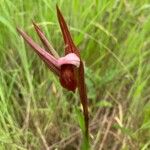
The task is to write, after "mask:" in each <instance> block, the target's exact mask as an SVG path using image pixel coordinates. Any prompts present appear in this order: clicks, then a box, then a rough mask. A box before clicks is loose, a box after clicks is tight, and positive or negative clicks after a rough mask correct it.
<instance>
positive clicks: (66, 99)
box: [0, 0, 150, 150]
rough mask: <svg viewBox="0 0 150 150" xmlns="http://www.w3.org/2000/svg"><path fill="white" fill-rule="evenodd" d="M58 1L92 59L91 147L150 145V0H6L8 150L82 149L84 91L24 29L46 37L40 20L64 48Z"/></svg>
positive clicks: (1, 114)
mask: <svg viewBox="0 0 150 150" xmlns="http://www.w3.org/2000/svg"><path fill="white" fill-rule="evenodd" d="M56 4H58V6H59V7H60V9H61V11H62V13H63V15H64V17H65V19H66V21H67V23H68V25H69V26H70V31H71V34H72V36H73V39H74V41H75V43H76V45H77V46H78V48H79V49H80V50H81V55H82V58H83V60H84V61H85V77H86V84H87V90H88V99H89V113H90V133H91V135H90V136H91V138H90V143H91V149H93V150H101V149H104V150H148V149H150V101H149V100H150V86H149V85H150V1H149V0H109V1H108V0H93V1H92V0H82V1H80V0H72V1H70V0H36V1H35V0H32V1H31V0H0V150H41V149H46V150H48V149H49V150H50V149H51V150H52V149H64V150H76V149H80V143H81V133H80V127H82V125H83V122H82V112H81V106H80V102H79V97H78V95H74V94H72V93H71V92H70V93H68V92H67V91H66V90H65V89H62V87H61V86H60V84H59V81H58V79H57V78H56V77H55V76H54V74H53V73H51V71H49V70H48V68H47V67H45V64H44V63H42V62H41V60H40V59H39V57H38V56H37V55H36V54H34V52H33V51H32V49H31V48H30V47H29V46H28V45H27V44H25V43H24V41H23V39H22V38H21V37H20V36H19V35H18V33H17V31H16V27H19V28H22V29H23V30H25V31H26V32H28V33H29V34H30V35H31V36H32V37H33V39H34V40H35V41H37V42H39V43H40V41H39V39H38V37H37V35H36V33H35V31H34V29H33V26H32V20H34V21H35V22H36V23H38V24H39V25H40V26H41V27H42V29H43V30H44V32H45V33H46V36H47V37H48V39H49V40H50V41H51V43H53V46H54V47H55V49H56V50H57V51H58V52H59V54H60V55H63V53H64V43H63V39H62V35H61V31H60V27H59V24H58V20H57V15H56ZM40 44H41V43H40Z"/></svg>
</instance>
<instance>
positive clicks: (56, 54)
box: [33, 22, 59, 58]
mask: <svg viewBox="0 0 150 150" xmlns="http://www.w3.org/2000/svg"><path fill="white" fill-rule="evenodd" d="M33 25H34V28H35V30H36V32H37V34H38V36H39V38H40V40H41V41H42V43H43V45H44V47H45V49H46V50H49V51H50V53H51V54H52V55H53V56H54V57H55V58H59V55H58V53H57V52H56V51H55V49H54V48H53V46H52V45H51V44H50V43H49V41H48V40H47V38H46V37H45V35H44V33H43V31H42V30H41V29H40V27H39V26H38V25H37V24H36V23H35V22H33Z"/></svg>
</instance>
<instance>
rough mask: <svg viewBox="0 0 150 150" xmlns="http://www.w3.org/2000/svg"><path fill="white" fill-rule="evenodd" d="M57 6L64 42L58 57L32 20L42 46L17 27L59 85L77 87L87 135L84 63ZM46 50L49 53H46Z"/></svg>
mask: <svg viewBox="0 0 150 150" xmlns="http://www.w3.org/2000/svg"><path fill="white" fill-rule="evenodd" d="M56 8H57V17H58V20H59V24H60V27H61V31H62V35H63V39H64V42H65V56H64V57H59V55H58V54H57V52H56V51H55V50H54V48H53V47H52V45H51V44H50V43H49V42H48V40H47V38H46V37H45V35H44V33H43V32H42V30H41V29H40V27H39V26H38V25H37V24H36V23H34V22H33V25H34V28H35V30H36V32H37V34H38V36H39V37H40V40H41V41H42V43H43V45H44V48H45V49H43V48H41V47H40V46H39V45H38V44H36V43H35V42H34V41H33V40H32V38H30V37H29V36H28V35H27V34H26V33H25V32H24V31H22V30H20V29H18V28H17V30H18V32H19V33H20V34H21V35H22V37H23V38H24V40H25V41H26V42H27V43H28V44H29V45H30V46H31V47H32V48H33V50H34V51H35V52H36V53H37V54H38V55H39V57H40V58H41V59H42V60H43V61H44V62H45V64H46V65H47V66H48V67H49V69H50V70H51V71H53V72H54V73H55V74H56V75H57V76H58V77H59V79H60V83H61V85H62V86H63V87H64V88H66V89H67V90H69V91H73V92H74V91H75V90H76V88H77V87H78V90H79V95H80V100H81V103H82V106H83V114H84V120H85V130H86V131H85V134H86V135H87V136H88V124H89V123H88V102H87V92H86V85H85V79H84V65H83V62H82V60H81V58H80V52H79V50H78V49H77V47H76V46H75V44H74V42H73V40H72V37H71V35H70V32H69V30H68V27H67V24H66V22H65V20H64V18H63V16H62V14H61V12H60V10H59V8H58V7H56ZM48 51H49V52H50V53H48Z"/></svg>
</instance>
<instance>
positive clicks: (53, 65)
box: [17, 29, 60, 75]
mask: <svg viewBox="0 0 150 150" xmlns="http://www.w3.org/2000/svg"><path fill="white" fill-rule="evenodd" d="M17 31H18V32H19V33H20V34H21V36H22V37H23V38H24V40H25V41H26V42H27V43H28V44H29V45H30V46H31V47H32V48H33V50H34V51H35V52H36V53H37V54H38V55H39V56H40V58H41V59H42V60H43V61H44V62H45V63H46V65H47V66H48V67H49V68H50V69H51V70H52V71H53V72H54V73H56V74H57V75H59V74H60V67H59V65H58V62H57V59H56V58H55V57H53V56H52V55H51V54H49V53H48V52H47V51H45V50H44V49H42V48H41V47H40V46H39V45H38V44H36V43H35V42H34V41H33V40H32V39H31V38H30V37H29V36H28V35H27V34H26V33H25V32H23V31H22V30H20V29H17Z"/></svg>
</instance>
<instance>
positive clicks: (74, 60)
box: [58, 53, 80, 68]
mask: <svg viewBox="0 0 150 150" xmlns="http://www.w3.org/2000/svg"><path fill="white" fill-rule="evenodd" d="M65 64H71V65H74V66H76V67H77V68H79V66H80V58H79V57H78V56H77V55H76V54H75V53H69V54H67V55H65V56H64V57H60V58H59V59H58V66H60V67H61V66H62V65H65Z"/></svg>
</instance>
